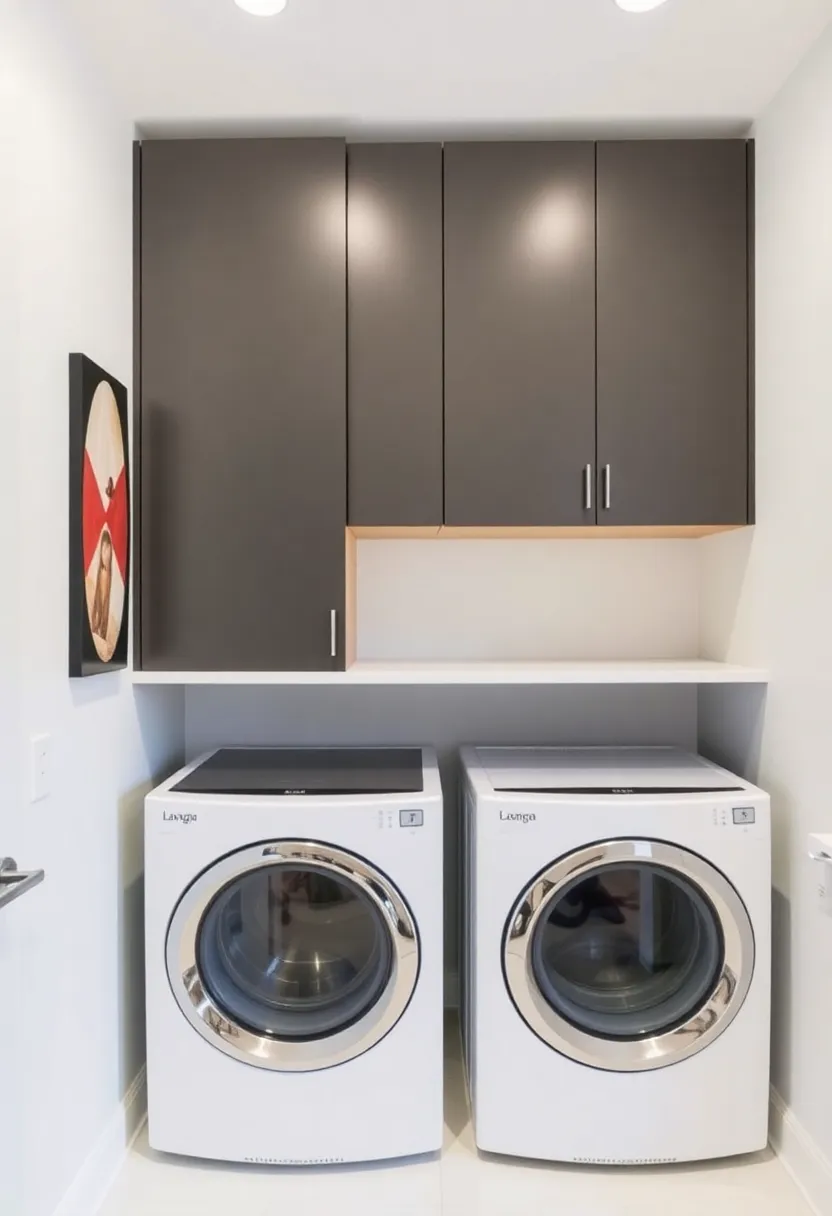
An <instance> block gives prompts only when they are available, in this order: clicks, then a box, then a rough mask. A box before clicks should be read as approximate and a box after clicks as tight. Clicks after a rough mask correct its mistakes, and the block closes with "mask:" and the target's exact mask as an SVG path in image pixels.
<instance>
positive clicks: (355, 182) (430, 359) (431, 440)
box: [347, 143, 443, 527]
mask: <svg viewBox="0 0 832 1216" xmlns="http://www.w3.org/2000/svg"><path fill="white" fill-rule="evenodd" d="M347 264H348V313H349V395H348V406H347V412H348V417H349V521H350V523H351V524H355V525H387V526H399V527H401V526H412V525H419V524H436V525H439V524H441V523H442V495H443V486H442V474H443V470H442V393H443V385H442V145H441V144H418V143H412V144H353V145H351V146H350V148H349V151H348V186H347Z"/></svg>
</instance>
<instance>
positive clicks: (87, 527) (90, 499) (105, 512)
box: [82, 450, 129, 582]
mask: <svg viewBox="0 0 832 1216" xmlns="http://www.w3.org/2000/svg"><path fill="white" fill-rule="evenodd" d="M82 495H83V497H82V502H83V512H82V514H83V545H84V569H85V570H89V568H90V563H91V561H92V559H93V557H94V556H95V551H96V549H97V548H98V543H99V540H100V537H101V529H102V528H103V527H104V525H105V524H106V525H107V527H108V529H109V532H110V536H111V538H112V541H113V552H114V556H115V559H116V561H117V562H118V566H119V569H120V570H121V575H122V578H123V579H124V581H125V582H126V581H127V538H128V531H129V511H128V505H127V470H126V468H125V467H124V466H122V469H121V472H120V473H119V475H118V480H117V481H116V483H115V485H114V487H113V495H112V498H111V499H110V501H109V502H108V504H107V506H106V507H105V506H104V503H103V502H102V501H101V491H100V490H99V488H98V480H97V478H96V476H95V472H94V471H93V467H92V462H91V460H90V455H89V452H87V451H86V450H85V451H84V479H83V488H82Z"/></svg>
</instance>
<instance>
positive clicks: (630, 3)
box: [237, 0, 665, 13]
mask: <svg viewBox="0 0 832 1216" xmlns="http://www.w3.org/2000/svg"><path fill="white" fill-rule="evenodd" d="M239 2H240V0H237V3H238V4H239ZM664 2H665V0H615V3H616V4H617V5H618V7H619V8H623V9H624V12H625V13H649V12H650V9H651V8H658V7H659V5H660V4H664Z"/></svg>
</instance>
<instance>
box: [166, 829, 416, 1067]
mask: <svg viewBox="0 0 832 1216" xmlns="http://www.w3.org/2000/svg"><path fill="white" fill-rule="evenodd" d="M167 969H168V977H169V979H170V984H171V988H172V990H173V995H174V997H175V998H176V1000H177V1002H178V1004H179V1007H180V1008H181V1010H182V1012H183V1013H184V1015H185V1017H186V1018H187V1019H188V1021H189V1022H190V1023H191V1025H192V1026H193V1027H194V1029H195V1030H196V1031H197V1032H198V1033H199V1034H200V1035H202V1037H203V1038H204V1039H206V1040H207V1041H208V1042H209V1043H211V1044H212V1045H213V1046H214V1047H216V1048H217V1049H218V1050H219V1051H222V1052H225V1053H226V1054H227V1055H230V1056H233V1057H234V1058H235V1059H237V1060H241V1061H243V1062H244V1063H246V1064H251V1065H254V1066H255V1067H257V1068H269V1069H274V1070H278V1071H287V1072H310V1071H314V1070H317V1069H322V1068H331V1067H333V1066H334V1065H336V1064H343V1063H345V1062H346V1061H347V1060H351V1059H353V1058H355V1057H356V1056H359V1055H362V1054H363V1053H364V1052H365V1051H368V1050H369V1049H370V1048H371V1047H373V1046H374V1045H375V1044H376V1043H378V1042H379V1041H380V1040H381V1039H382V1038H384V1036H385V1035H386V1034H387V1033H388V1032H389V1031H390V1030H391V1029H392V1028H393V1027H394V1026H395V1024H396V1022H398V1020H399V1018H400V1017H401V1016H402V1014H403V1013H404V1011H405V1009H406V1008H407V1005H408V1003H409V1001H410V998H411V996H412V995H413V991H414V988H415V987H416V981H417V978H418V974H419V939H418V934H417V929H416V924H415V922H414V919H413V916H412V915H411V913H410V909H409V908H408V906H407V904H406V902H405V900H404V898H403V896H402V895H401V893H400V892H399V891H398V890H397V889H396V887H395V886H394V885H393V883H392V882H391V881H390V880H389V879H388V878H387V877H386V876H385V875H384V874H382V873H381V871H379V870H377V869H375V868H374V867H373V866H371V865H370V864H369V863H368V862H366V861H365V860H363V859H362V858H360V857H356V856H354V855H353V854H352V853H348V852H345V851H344V850H341V849H336V848H333V847H331V846H330V845H326V844H317V843H313V842H309V841H299V840H285V841H273V842H265V843H261V844H257V845H253V846H249V847H247V848H244V849H240V850H238V851H236V852H234V853H231V854H229V855H228V856H226V857H223V858H221V859H220V860H218V861H217V862H216V863H215V864H214V865H212V866H209V867H208V869H206V870H205V871H203V873H202V874H200V875H199V877H198V878H197V879H196V880H195V881H194V882H193V883H192V884H191V886H190V887H188V888H187V890H186V891H185V892H184V894H183V895H182V898H181V899H180V901H179V904H178V905H177V907H176V910H175V911H174V914H173V916H172V918H171V922H170V925H169V928H168V936H167Z"/></svg>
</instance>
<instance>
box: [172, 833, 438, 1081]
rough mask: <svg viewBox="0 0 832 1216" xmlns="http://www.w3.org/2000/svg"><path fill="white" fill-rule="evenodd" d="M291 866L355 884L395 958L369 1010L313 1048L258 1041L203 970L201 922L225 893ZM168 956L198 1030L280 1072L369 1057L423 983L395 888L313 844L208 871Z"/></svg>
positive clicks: (177, 992) (238, 857) (356, 860)
mask: <svg viewBox="0 0 832 1216" xmlns="http://www.w3.org/2000/svg"><path fill="white" fill-rule="evenodd" d="M292 865H311V866H315V867H316V868H317V869H319V870H325V871H327V872H329V873H331V874H333V875H335V876H336V877H338V878H344V879H348V880H349V881H351V882H352V883H354V884H355V885H356V886H357V887H358V888H359V889H360V890H361V891H362V892H363V894H364V895H365V896H366V897H367V898H369V899H370V900H371V901H372V903H373V904H374V905H375V907H376V908H377V909H378V911H379V912H380V913H381V918H382V921H383V923H384V925H385V926H386V928H387V930H388V932H389V934H390V945H391V948H392V955H393V964H392V969H391V973H390V977H389V979H388V982H387V985H386V987H385V988H384V991H383V992H382V993H381V995H380V997H379V998H378V1000H376V1001H375V1002H374V1003H373V1005H372V1006H371V1007H370V1009H368V1010H367V1012H366V1013H365V1014H364V1015H363V1016H362V1017H360V1018H359V1019H358V1020H357V1021H356V1022H354V1023H352V1025H350V1026H347V1027H345V1028H344V1029H343V1030H339V1031H336V1032H335V1033H334V1034H331V1035H329V1036H327V1037H325V1038H320V1039H314V1040H308V1041H290V1040H287V1039H278V1038H273V1037H271V1036H270V1035H263V1034H257V1033H256V1032H255V1031H253V1030H250V1029H249V1028H248V1027H245V1026H241V1025H239V1024H238V1023H236V1022H234V1021H232V1020H231V1019H230V1018H229V1017H228V1014H227V1013H225V1012H224V1011H223V1010H222V1009H220V1008H219V1007H218V1006H217V1005H216V1004H215V1002H214V1001H213V1000H212V998H211V996H210V994H209V993H208V991H207V990H206V988H205V986H204V984H203V982H202V977H201V976H200V973H199V967H198V965H197V941H198V936H199V928H200V925H201V923H202V918H203V916H204V914H205V912H206V910H207V908H208V907H209V905H210V904H211V902H212V900H213V899H214V898H215V897H216V896H217V895H218V894H219V893H220V891H222V890H223V888H225V887H227V886H228V884H229V883H231V882H234V880H235V879H238V878H243V877H245V875H247V874H252V873H254V872H256V871H257V870H258V869H263V868H266V867H274V866H292ZM165 953H166V962H167V971H168V979H169V981H170V985H171V989H172V991H173V995H174V997H175V999H176V1002H177V1004H178V1005H179V1008H180V1009H181V1010H182V1012H183V1013H184V1015H185V1017H186V1018H187V1019H188V1021H189V1022H190V1023H191V1025H192V1026H193V1027H194V1029H195V1030H196V1031H197V1032H198V1033H199V1034H200V1035H201V1036H202V1037H203V1038H204V1039H206V1040H207V1041H208V1042H209V1043H211V1044H212V1045H213V1046H214V1047H216V1048H218V1050H220V1051H222V1052H224V1053H225V1054H226V1055H229V1056H232V1057H233V1058H234V1059H235V1060H240V1061H241V1062H242V1063H244V1064H250V1065H252V1066H254V1067H255V1068H267V1069H272V1070H274V1071H277V1072H313V1071H318V1070H320V1069H324V1068H333V1067H335V1065H337V1064H343V1063H345V1062H346V1061H347V1060H352V1059H354V1058H355V1057H356V1056H360V1055H363V1054H364V1052H365V1051H369V1049H370V1048H371V1047H374V1046H375V1045H376V1043H378V1042H380V1041H381V1039H383V1038H384V1037H385V1035H387V1034H388V1033H389V1032H390V1031H391V1030H392V1029H393V1027H394V1026H395V1025H396V1023H397V1022H398V1020H399V1018H400V1017H401V1016H402V1014H403V1013H404V1011H405V1009H406V1008H407V1006H408V1004H409V1003H410V998H411V997H412V995H413V992H414V989H415V987H416V981H417V979H418V976H419V954H420V951H419V938H418V931H417V928H416V922H415V920H414V919H413V916H412V914H411V912H410V909H409V908H408V906H407V904H406V903H405V901H404V898H403V897H402V896H401V895H400V893H399V892H398V891H397V890H396V888H395V887H394V885H393V884H392V882H391V881H390V880H389V879H388V878H386V877H385V876H384V875H383V874H382V873H381V872H380V871H378V870H376V869H375V868H374V867H373V866H371V865H370V864H369V863H368V862H366V861H364V860H362V859H361V858H360V857H356V856H355V855H354V854H352V853H348V852H346V851H344V850H342V849H338V848H335V847H333V846H332V845H328V844H321V843H318V842H314V841H300V840H283V841H280V840H278V841H262V842H260V843H259V844H256V845H249V846H246V847H245V848H242V849H238V850H236V851H235V852H233V853H230V854H228V855H227V856H226V857H223V858H220V859H219V860H218V861H217V862H215V863H214V864H213V865H211V866H209V867H208V868H207V869H206V870H204V871H203V873H202V874H200V875H199V876H198V877H197V878H196V879H195V880H194V882H192V883H191V885H190V886H189V887H188V888H187V889H186V890H185V892H184V893H183V895H182V896H181V898H180V900H179V903H178V904H177V906H176V909H175V911H174V913H173V916H172V917H171V921H170V925H169V926H168V934H167V943H166V950H165Z"/></svg>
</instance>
